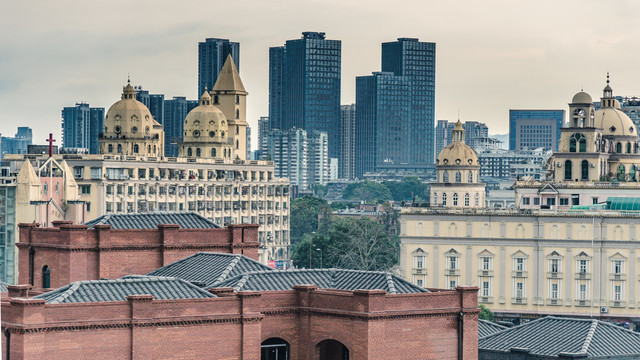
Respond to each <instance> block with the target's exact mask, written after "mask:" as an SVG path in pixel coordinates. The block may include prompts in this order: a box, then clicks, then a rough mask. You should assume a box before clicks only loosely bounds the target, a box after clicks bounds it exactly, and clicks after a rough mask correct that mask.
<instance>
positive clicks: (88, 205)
mask: <svg viewBox="0 0 640 360" xmlns="http://www.w3.org/2000/svg"><path fill="white" fill-rule="evenodd" d="M85 205H87V212H91V203H90V202H86V203H85Z"/></svg>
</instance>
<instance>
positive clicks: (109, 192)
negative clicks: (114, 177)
mask: <svg viewBox="0 0 640 360" xmlns="http://www.w3.org/2000/svg"><path fill="white" fill-rule="evenodd" d="M107 195H113V185H107Z"/></svg>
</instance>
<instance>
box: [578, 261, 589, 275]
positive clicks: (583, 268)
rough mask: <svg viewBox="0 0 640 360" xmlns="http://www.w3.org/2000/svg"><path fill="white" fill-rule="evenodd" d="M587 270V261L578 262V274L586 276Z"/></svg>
mask: <svg viewBox="0 0 640 360" xmlns="http://www.w3.org/2000/svg"><path fill="white" fill-rule="evenodd" d="M587 269H588V267H587V260H578V272H579V273H580V274H586V273H587Z"/></svg>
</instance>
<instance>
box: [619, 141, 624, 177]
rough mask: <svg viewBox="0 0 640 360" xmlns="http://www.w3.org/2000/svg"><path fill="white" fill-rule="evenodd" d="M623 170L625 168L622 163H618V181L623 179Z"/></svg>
mask: <svg viewBox="0 0 640 360" xmlns="http://www.w3.org/2000/svg"><path fill="white" fill-rule="evenodd" d="M618 144H620V143H618ZM624 170H625V169H624V165H622V164H620V166H618V181H624V177H625V172H624Z"/></svg>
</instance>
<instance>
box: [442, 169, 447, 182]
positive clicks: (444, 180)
mask: <svg viewBox="0 0 640 360" xmlns="http://www.w3.org/2000/svg"><path fill="white" fill-rule="evenodd" d="M442 182H443V183H448V182H449V172H448V171H446V170H445V172H443V173H442Z"/></svg>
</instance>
